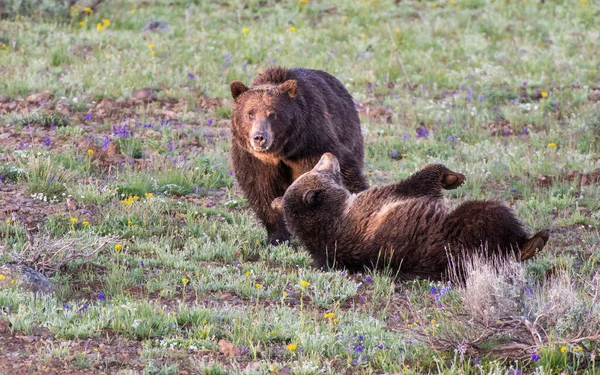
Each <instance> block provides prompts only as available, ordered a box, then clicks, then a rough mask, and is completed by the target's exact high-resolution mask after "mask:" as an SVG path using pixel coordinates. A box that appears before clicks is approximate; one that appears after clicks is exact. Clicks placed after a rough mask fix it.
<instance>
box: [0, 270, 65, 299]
mask: <svg viewBox="0 0 600 375" xmlns="http://www.w3.org/2000/svg"><path fill="white" fill-rule="evenodd" d="M14 284H16V285H17V286H19V287H21V288H23V289H26V290H29V291H32V292H34V293H43V294H50V293H53V292H56V286H55V285H54V284H53V283H52V281H50V280H48V278H47V277H46V276H44V275H42V274H41V273H39V272H38V271H36V270H34V269H33V268H30V267H27V266H25V265H22V264H13V263H10V264H3V265H0V287H10V286H12V285H14Z"/></svg>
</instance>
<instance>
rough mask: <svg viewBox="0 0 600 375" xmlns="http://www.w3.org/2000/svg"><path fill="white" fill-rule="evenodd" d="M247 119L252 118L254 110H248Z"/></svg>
mask: <svg viewBox="0 0 600 375" xmlns="http://www.w3.org/2000/svg"><path fill="white" fill-rule="evenodd" d="M248 119H249V120H254V111H250V112H248Z"/></svg>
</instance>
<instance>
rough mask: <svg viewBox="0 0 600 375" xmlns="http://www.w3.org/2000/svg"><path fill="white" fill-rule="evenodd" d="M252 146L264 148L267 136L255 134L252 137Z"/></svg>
mask: <svg viewBox="0 0 600 375" xmlns="http://www.w3.org/2000/svg"><path fill="white" fill-rule="evenodd" d="M252 140H253V141H254V144H255V145H257V146H261V147H262V146H264V145H265V143H267V135H266V134H265V133H255V134H254V137H252Z"/></svg>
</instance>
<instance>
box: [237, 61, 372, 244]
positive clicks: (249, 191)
mask: <svg viewBox="0 0 600 375" xmlns="http://www.w3.org/2000/svg"><path fill="white" fill-rule="evenodd" d="M231 94H232V96H233V99H234V105H233V119H232V121H231V131H232V144H231V162H232V167H233V172H234V173H235V177H236V179H237V181H238V183H239V185H240V187H241V188H242V191H243V193H244V195H245V196H246V198H247V199H248V203H249V205H250V207H251V208H252V209H253V210H254V212H255V213H256V214H257V216H258V217H259V219H260V220H261V221H262V222H263V224H264V225H265V227H266V229H267V233H268V241H269V243H271V244H275V243H278V242H284V241H287V240H289V238H290V234H289V232H288V230H287V229H286V227H285V224H284V221H283V217H282V215H281V214H280V213H278V212H276V211H274V210H273V209H272V208H271V202H272V201H273V200H274V199H275V198H277V197H281V196H283V194H284V193H285V190H286V189H287V188H288V187H289V186H290V185H291V183H292V182H293V181H294V180H295V179H296V178H298V177H299V176H300V175H302V174H303V173H305V172H308V171H310V170H311V169H312V168H313V167H314V166H315V164H316V163H317V162H318V161H319V159H320V158H321V155H323V153H325V152H332V153H335V155H338V157H339V163H340V166H341V176H342V182H343V184H344V185H345V186H346V188H347V189H348V190H350V191H351V192H354V193H357V192H359V191H362V190H364V189H366V188H368V185H367V183H366V180H365V178H364V176H363V175H362V169H363V137H362V134H361V129H360V121H359V118H358V113H357V111H356V108H355V105H354V101H353V100H352V97H351V96H350V94H349V93H348V91H347V90H346V89H345V88H344V86H343V85H342V83H341V82H340V81H338V80H337V79H336V78H335V77H333V76H332V75H330V74H328V73H325V72H322V71H319V70H310V69H289V70H288V69H284V68H281V67H273V68H269V69H267V70H266V71H264V72H263V73H262V74H260V75H259V76H257V77H256V78H255V79H254V81H253V82H252V84H251V85H250V87H246V86H245V85H244V84H243V83H242V82H240V81H233V82H231Z"/></svg>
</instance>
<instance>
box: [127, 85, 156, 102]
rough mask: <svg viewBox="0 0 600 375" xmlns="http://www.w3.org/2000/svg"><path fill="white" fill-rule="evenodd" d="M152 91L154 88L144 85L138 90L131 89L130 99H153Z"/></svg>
mask: <svg viewBox="0 0 600 375" xmlns="http://www.w3.org/2000/svg"><path fill="white" fill-rule="evenodd" d="M154 92H155V90H153V89H150V88H147V87H144V88H143V89H138V90H133V91H132V92H131V97H130V99H131V100H134V101H135V100H142V101H150V100H154V98H155V96H154Z"/></svg>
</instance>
